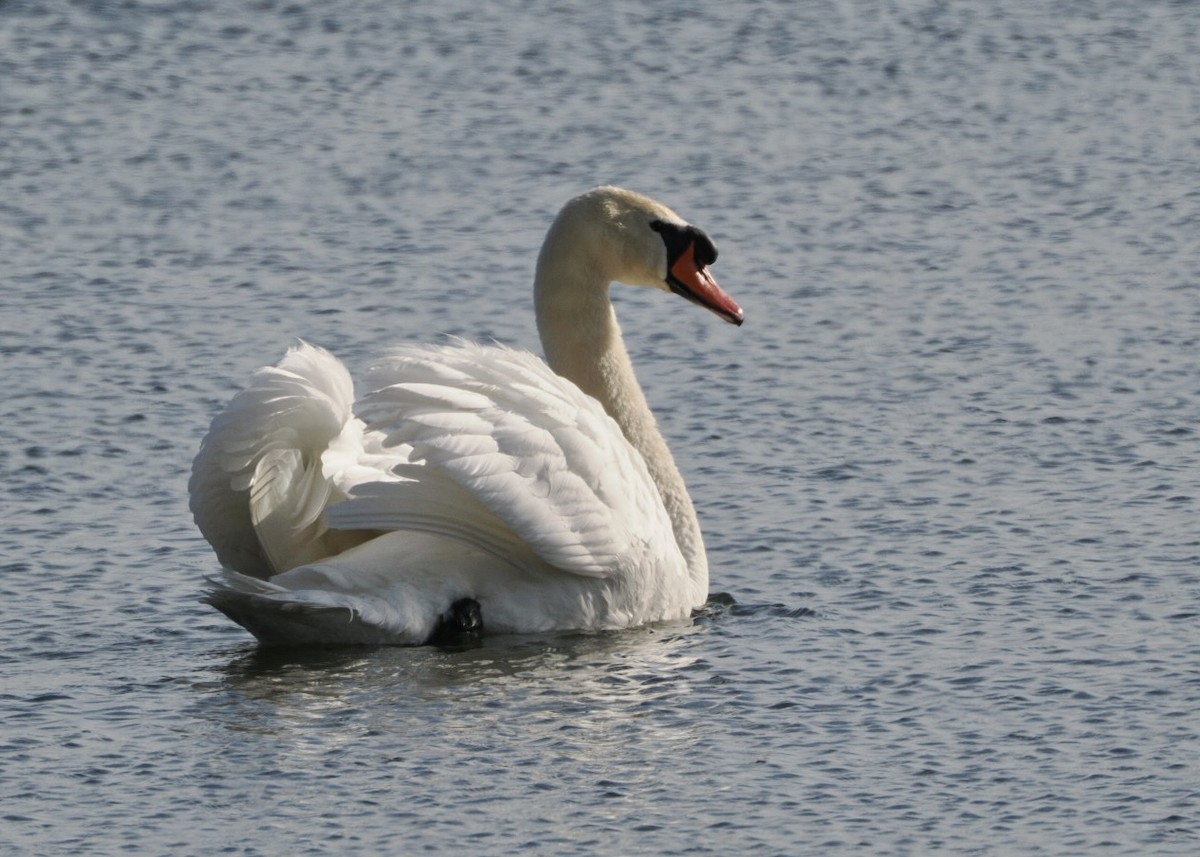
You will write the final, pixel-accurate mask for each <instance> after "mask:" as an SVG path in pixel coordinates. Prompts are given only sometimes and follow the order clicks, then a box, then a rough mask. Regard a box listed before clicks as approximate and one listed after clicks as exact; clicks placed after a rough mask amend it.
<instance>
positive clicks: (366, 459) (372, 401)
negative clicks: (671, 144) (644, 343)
mask: <svg viewBox="0 0 1200 857" xmlns="http://www.w3.org/2000/svg"><path fill="white" fill-rule="evenodd" d="M716 257H717V251H716V248H715V247H714V246H713V244H712V241H710V240H709V238H708V236H707V235H705V234H704V233H703V232H702V231H700V230H699V229H697V228H696V227H694V226H690V225H689V224H688V223H686V222H685V221H684V220H682V219H681V218H680V217H679V216H678V215H677V214H675V213H674V212H672V211H671V210H670V209H668V208H666V207H665V206H663V205H660V204H659V203H656V202H654V201H653V200H650V199H648V198H646V197H644V196H641V195H639V194H635V193H633V192H630V191H626V190H621V189H619V188H614V187H601V188H597V189H595V190H592V191H590V192H588V193H585V194H583V195H581V196H579V197H576V198H575V199H573V200H571V201H570V202H568V203H567V204H566V206H564V207H563V209H562V211H561V212H560V213H559V215H558V217H557V218H556V219H555V221H554V223H553V225H552V226H551V227H550V231H549V233H548V234H547V236H546V240H545V243H544V244H543V246H542V251H541V254H540V256H539V257H538V264H537V273H536V278H535V282H534V297H535V303H536V309H537V322H538V330H539V331H540V333H541V337H542V344H543V346H544V348H545V352H546V360H547V361H548V362H549V365H547V364H546V363H543V362H542V361H541V360H540V359H538V358H537V357H535V356H534V355H532V354H529V353H527V352H523V351H515V350H511V349H508V348H503V347H497V346H481V345H475V344H471V343H466V342H459V343H453V344H446V345H439V346H428V345H425V346H412V347H407V348H402V349H400V350H397V351H395V352H394V353H392V354H390V355H389V356H388V357H387V358H386V359H384V360H383V361H382V362H381V363H380V364H379V365H377V366H375V367H374V368H373V369H372V370H371V372H370V376H369V379H368V381H369V388H370V389H371V390H372V392H370V393H368V394H366V395H365V396H363V397H362V398H361V399H359V400H358V401H357V402H355V401H354V394H353V388H352V383H351V381H350V377H349V375H348V373H347V371H346V369H345V367H344V366H343V365H342V364H341V363H340V362H339V361H338V360H337V359H336V358H334V357H333V356H332V355H330V354H329V353H328V352H326V351H324V350H322V349H320V348H316V347H314V346H311V345H308V344H305V343H301V344H300V345H299V346H297V347H295V348H293V349H291V350H290V351H289V352H288V353H287V355H286V356H285V357H284V358H283V360H282V361H280V363H279V364H278V365H277V366H274V367H267V368H263V369H260V370H259V371H258V372H257V373H255V375H254V376H253V378H252V380H251V382H250V386H249V387H248V388H247V389H245V390H243V391H242V392H240V393H238V394H237V395H236V396H235V397H234V398H233V401H232V402H231V403H230V405H229V406H228V407H227V408H226V410H225V411H224V412H223V413H221V414H220V415H219V416H217V417H216V419H214V420H213V423H212V426H211V428H210V429H209V432H208V434H207V436H206V437H205V439H204V442H203V444H202V445H201V448H200V452H199V454H198V455H197V456H196V460H195V463H194V465H193V469H192V477H191V481H190V483H189V486H188V488H189V493H190V498H191V509H192V513H193V515H194V516H195V519H196V523H197V525H198V526H199V528H200V531H201V532H202V533H203V534H204V536H205V538H207V539H208V541H209V542H210V543H211V544H212V546H213V548H214V550H215V551H216V553H217V557H218V558H219V560H220V561H221V563H222V565H223V566H224V567H225V570H224V572H223V575H222V577H221V578H220V579H218V580H212V581H210V582H211V585H212V586H211V589H210V590H209V593H208V596H207V598H206V600H207V601H208V603H210V604H212V605H213V606H214V607H216V608H217V609H218V610H220V611H222V612H223V613H225V614H226V615H227V616H229V617H230V618H231V619H233V620H234V621H235V622H237V623H239V624H241V625H242V626H243V627H245V628H246V629H247V630H249V631H250V632H251V633H253V634H254V635H255V636H256V637H257V638H258V639H259V640H260V641H261V642H263V643H265V644H291V645H311V644H345V643H398V644H420V643H425V642H428V641H429V640H431V639H436V638H438V637H439V635H441V634H443V633H446V632H456V631H476V630H478V629H479V627H480V625H482V627H483V628H484V629H486V630H487V632H489V633H491V632H537V631H549V630H568V629H575V630H601V629H615V628H625V627H632V626H636V625H641V624H645V623H649V622H657V621H669V620H680V619H684V618H686V617H687V616H688V615H689V613H690V612H691V611H692V610H693V609H694V608H696V607H698V606H700V605H702V604H703V603H704V601H705V599H706V598H707V595H708V560H707V558H706V557H705V553H704V544H703V542H702V540H701V536H700V527H699V524H698V523H697V521H696V513H695V510H694V509H693V507H692V501H691V499H690V498H689V496H688V493H687V489H686V488H685V486H684V484H683V479H682V478H681V476H680V474H679V470H678V469H677V468H676V466H675V462H674V460H673V459H672V458H671V454H670V452H669V450H668V449H667V445H666V443H665V441H664V440H663V438H662V435H661V434H660V433H659V431H658V429H657V426H656V425H655V420H654V416H653V415H652V414H651V412H650V409H649V406H648V405H647V404H646V399H645V396H644V395H643V393H642V390H641V387H639V385H638V383H637V379H636V378H635V377H634V373H633V367H632V364H631V363H630V361H629V356H628V354H627V353H626V351H625V347H624V344H623V343H622V340H621V333H620V329H619V328H618V326H617V320H616V316H615V314H614V312H613V308H612V304H611V303H610V301H609V296H608V288H609V284H610V283H611V282H612V281H614V280H618V281H620V282H624V283H629V284H633V285H643V286H652V287H655V288H659V289H663V290H670V291H673V292H675V293H677V294H679V295H682V296H683V297H686V298H688V299H689V300H691V301H694V302H695V303H697V304H700V305H701V306H704V307H707V308H708V309H710V310H712V311H713V312H715V313H716V314H717V315H719V316H721V317H722V318H724V319H725V320H726V321H729V322H732V323H734V324H741V322H742V310H741V309H740V308H739V307H738V305H737V304H736V303H735V302H734V301H733V300H732V299H731V298H730V297H729V296H728V295H727V294H725V292H724V291H722V289H721V287H720V286H718V285H717V283H716V281H715V280H714V279H713V278H712V276H711V275H710V274H709V272H708V265H709V264H711V263H712V262H713V261H714V260H715V259H716Z"/></svg>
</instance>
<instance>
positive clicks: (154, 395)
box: [0, 0, 1200, 855]
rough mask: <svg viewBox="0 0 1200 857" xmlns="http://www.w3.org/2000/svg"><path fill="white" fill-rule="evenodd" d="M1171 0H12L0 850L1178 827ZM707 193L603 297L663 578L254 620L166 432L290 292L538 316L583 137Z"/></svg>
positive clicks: (1189, 679)
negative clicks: (656, 447) (709, 252)
mask: <svg viewBox="0 0 1200 857" xmlns="http://www.w3.org/2000/svg"><path fill="white" fill-rule="evenodd" d="M1198 30H1200V15H1197V13H1196V10H1195V9H1193V8H1192V7H1191V6H1190V5H1189V4H1182V3H1165V2H1149V3H1139V4H1122V3H1117V2H1103V0H1097V2H1082V0H1080V2H1063V3H1053V4H1043V3H1033V2H1023V3H1009V4H1003V5H1002V6H1001V7H999V8H995V9H983V8H974V7H973V6H968V4H945V3H911V4H909V3H890V4H889V3H866V2H862V3H851V2H842V3H835V2H829V3H804V4H795V3H787V2H778V3H768V2H763V3H745V4H735V3H703V4H699V5H697V4H694V3H686V4H685V3H678V2H668V3H659V4H643V3H615V4H595V3H591V4H585V3H561V4H554V8H553V9H547V8H544V7H542V6H540V5H532V4H529V5H524V4H492V5H490V6H489V5H481V4H401V3H384V2H378V3H374V4H370V3H355V4H349V3H346V4H342V3H337V2H326V3H323V4H309V3H303V2H301V3H289V4H282V3H273V2H261V3H255V4H238V3H217V4H198V3H190V2H157V3H155V2H135V0H131V2H126V3H121V4H110V3H83V2H79V3H63V4H36V3H25V2H12V0H9V2H5V3H0V259H2V260H3V261H2V263H0V289H2V291H0V306H2V308H3V314H2V319H0V353H2V356H0V366H2V369H3V378H4V381H5V396H4V399H3V413H2V414H0V484H2V485H3V486H4V489H3V501H2V508H3V515H4V521H5V526H4V528H3V532H0V566H2V568H0V598H2V599H3V603H4V605H5V606H4V610H3V613H2V614H0V674H2V675H3V685H2V689H0V722H2V723H3V726H2V727H0V729H2V731H0V741H2V743H0V804H2V805H3V810H2V817H3V824H2V825H0V846H2V847H0V850H3V851H5V852H8V853H19V854H68V853H69V854H113V853H121V852H130V853H145V854H161V853H179V854H183V853H241V854H285V853H286V854H331V853H336V854H345V853H372V854H374V853H404V854H410V853H429V852H432V853H441V852H449V851H460V850H471V851H473V852H475V853H482V854H500V853H513V852H517V851H520V852H524V853H532V854H564V853H581V854H613V855H623V854H631V853H646V854H662V855H670V854H729V853H742V852H749V851H757V852H759V853H770V854H774V853H779V854H783V853H787V854H803V853H812V854H830V853H855V854H929V853H938V852H941V853H949V854H989V855H1005V854H1014V853H1021V854H1079V853H1084V852H1087V853H1101V854H1131V855H1135V854H1136V855H1143V854H1151V853H1153V854H1191V853H1195V851H1196V849H1197V847H1198V844H1200V843H1198V840H1200V836H1198V830H1200V760H1198V756H1200V738H1198V734H1197V733H1198V727H1197V717H1196V711H1197V708H1198V705H1200V668H1198V666H1197V664H1198V662H1200V661H1198V658H1197V655H1198V649H1197V645H1196V639H1197V634H1196V631H1197V623H1198V617H1200V526H1198V524H1197V520H1198V516H1197V508H1196V507H1197V497H1198V495H1200V485H1198V476H1197V474H1198V473H1200V469H1198V468H1200V438H1198V435H1197V426H1198V424H1200V380H1198V379H1200V347H1198V346H1200V309H1198V306H1200V252H1198V251H1200V239H1198V235H1200V230H1198V229H1197V226H1198V223H1200V217H1198V214H1197V212H1198V207H1200V194H1198V192H1197V190H1196V188H1198V187H1200V167H1198V164H1200V157H1198V155H1200V120H1198V119H1197V117H1200V103H1198V102H1200V59H1198V58H1200V33H1198ZM608 181H612V182H617V183H621V184H625V185H628V186H630V187H634V188H637V189H639V190H642V191H644V192H647V193H649V194H651V195H653V196H656V197H658V198H661V199H663V200H664V201H666V202H667V203H668V204H670V205H672V206H673V207H675V208H676V209H677V210H679V211H680V212H681V213H683V214H684V215H685V216H688V217H691V218H692V219H694V220H695V221H696V222H697V223H698V224H699V225H701V226H702V227H703V228H705V229H706V230H707V231H709V232H710V233H711V234H712V235H713V237H714V238H715V239H716V241H717V243H718V245H719V246H720V248H721V250H722V255H721V259H720V262H719V263H718V265H717V266H716V273H717V275H718V278H719V279H720V280H721V281H722V283H723V284H724V285H725V286H726V287H727V288H728V289H729V291H730V292H731V293H732V294H733V295H734V296H735V297H736V298H737V299H738V300H739V301H740V302H741V304H742V306H743V307H744V308H745V310H746V316H747V321H746V325H745V326H744V327H743V328H741V329H740V330H739V329H733V328H732V327H730V326H728V325H724V324H722V323H720V322H719V321H718V320H716V319H714V318H712V317H711V316H709V315H707V314H705V313H702V312H700V311H698V310H695V309H694V308H692V307H688V306H686V305H683V304H681V303H680V302H678V301H673V300H671V299H669V298H668V297H665V296H663V295H661V294H650V293H642V292H632V290H628V289H626V290H620V291H619V292H618V293H617V299H618V301H619V304H620V305H619V307H618V311H619V312H620V314H621V317H622V319H623V323H624V327H625V330H626V333H627V337H628V340H629V346H630V349H631V352H632V353H633V356H634V359H635V361H636V362H637V364H638V368H639V372H640V374H641V378H642V380H643V382H644V384H645V386H646V388H647V392H648V395H649V397H650V400H651V402H652V403H653V404H654V406H655V407H656V410H657V412H658V413H659V415H660V417H661V420H662V423H663V426H664V429H665V431H666V433H667V435H668V437H669V438H670V440H671V442H672V445H673V448H674V450H675V452H676V456H677V458H678V459H679V461H680V462H681V466H682V468H683V470H684V473H685V476H686V477H687V478H688V480H689V484H690V486H691V489H692V494H693V496H694V497H695V498H696V500H697V505H698V507H699V509H700V514H701V518H702V523H703V526H704V528H705V532H706V537H707V540H708V544H709V552H710V558H711V561H712V566H713V587H714V591H715V592H724V593H728V594H729V595H730V596H732V599H733V600H734V602H736V603H733V604H730V603H728V599H719V600H718V602H717V603H715V604H714V605H713V606H712V608H711V609H710V610H709V611H707V612H706V613H705V615H703V616H701V617H700V618H699V619H698V620H697V621H696V622H695V623H694V624H693V625H690V626H687V627H667V628H655V629H646V630H638V631H631V632H627V633H620V634H611V635H600V636H596V637H579V636H572V635H566V636H557V637H549V638H543V637H532V638H519V639H493V640H489V641H487V643H486V645H484V646H482V647H481V648H478V649H471V650H466V651H439V650H435V649H420V650H399V649H383V650H361V651H360V650H354V651H347V652H334V653H290V654H264V653H260V652H257V651H256V650H255V649H254V647H253V646H252V645H251V643H250V641H249V638H248V637H247V636H246V634H245V633H244V632H242V631H241V630H240V629H238V628H236V627H234V626H232V625H231V624H230V623H228V622H226V621H225V620H224V619H223V618H222V617H220V616H218V615H217V614H215V613H213V612H211V611H210V610H208V609H207V608H205V607H204V606H203V605H201V604H199V603H198V596H199V594H200V589H201V583H200V582H201V578H202V576H203V575H204V574H208V573H212V572H213V571H214V570H215V563H214V560H213V558H212V555H211V553H210V551H209V549H208V547H207V546H206V545H205V544H204V543H203V541H202V540H201V539H200V537H199V536H198V534H197V533H196V532H195V530H194V528H193V527H192V525H191V523H190V520H189V516H188V513H187V510H186V497H185V483H186V478H187V471H188V467H189V464H190V460H191V457H192V455H193V454H194V452H195V449H196V446H197V444H198V442H199V439H200V436H201V434H202V433H203V431H204V429H205V427H206V425H207V423H208V420H209V419H210V418H211V417H212V415H213V413H214V412H215V411H216V409H217V408H219V407H220V405H221V404H222V403H223V402H225V401H226V400H227V399H228V398H229V396H230V395H231V394H232V392H233V391H234V390H235V389H236V387H237V385H238V384H239V383H241V382H242V381H243V380H244V379H245V377H246V376H247V375H248V374H249V372H250V371H252V370H253V369H254V368H255V367H256V366H258V365H260V364H262V363H264V362H268V361H270V360H273V359H275V358H276V357H277V356H278V355H279V354H280V353H281V352H282V351H283V349H284V348H286V346H287V345H288V344H289V342H290V341H291V338H292V337H294V336H304V337H305V338H307V339H310V340H312V341H315V342H318V343H321V344H323V345H325V346H327V347H330V348H332V349H334V350H335V351H336V352H338V353H339V354H341V355H342V356H343V357H345V358H346V359H347V361H348V362H349V363H351V364H352V365H353V366H360V367H361V366H362V365H363V364H364V363H365V362H366V361H367V360H368V359H369V357H370V356H371V355H372V354H374V353H377V352H378V351H379V350H380V349H382V348H384V347H386V346H387V345H389V344H391V343H394V342H397V341H402V340H409V339H415V338H419V339H428V338H431V337H433V336H434V335H436V334H438V333H454V334H465V335H470V336H474V337H477V338H483V339H487V338H491V337H495V338H497V339H501V340H503V341H505V342H510V343H517V344H524V345H527V346H531V347H532V346H535V344H536V340H535V335H534V331H533V326H532V318H531V306H530V300H529V296H528V291H527V286H526V285H525V284H526V283H528V282H529V280H530V277H531V272H532V266H533V259H534V255H535V253H536V248H537V246H538V242H539V241H540V240H541V236H542V233H543V232H544V230H545V227H546V225H547V223H548V221H549V218H550V217H551V216H552V214H553V212H554V211H555V210H556V209H557V207H558V206H559V205H560V204H561V203H562V202H563V201H564V200H565V199H566V198H568V197H569V196H571V195H573V194H574V193H576V192H578V191H580V190H582V189H584V188H587V187H590V186H592V185H595V184H598V183H601V182H608Z"/></svg>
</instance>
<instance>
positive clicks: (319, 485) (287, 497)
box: [188, 342, 354, 578]
mask: <svg viewBox="0 0 1200 857" xmlns="http://www.w3.org/2000/svg"><path fill="white" fill-rule="evenodd" d="M353 400H354V389H353V383H352V382H351V380H350V375H349V373H348V372H347V371H346V368H345V366H343V365H342V363H341V361H339V360H338V359H337V358H335V357H334V356H333V355H331V354H330V353H329V352H327V351H325V350H324V349H322V348H317V347H316V346H313V345H309V344H308V343H304V342H301V343H300V344H299V345H297V346H295V347H294V348H292V349H290V350H289V351H288V353H287V354H286V355H285V356H284V358H283V359H282V360H281V361H280V362H279V363H278V364H277V365H276V366H269V367H264V368H262V369H259V370H258V371H257V372H255V374H254V375H253V377H252V378H251V381H250V384H249V385H248V386H247V387H246V389H244V390H242V391H241V392H239V393H238V394H237V395H236V396H234V398H233V400H232V401H231V402H230V404H229V406H228V407H227V408H226V409H225V410H224V411H223V412H222V413H220V414H219V415H218V416H217V417H216V418H215V419H214V420H213V422H212V425H211V427H210V428H209V431H208V434H207V435H206V436H205V438H204V441H203V442H202V444H201V446H200V452H199V453H198V454H197V456H196V459H195V461H194V462H193V465H192V476H191V480H190V481H189V483H188V493H189V500H190V506H191V510H192V514H193V516H194V517H195V520H196V524H197V526H198V527H199V528H200V531H201V532H202V533H203V534H204V536H205V538H207V539H208V541H209V542H210V543H211V544H212V546H213V548H214V550H215V551H216V553H217V558H218V559H219V560H220V561H221V563H222V564H223V565H225V566H226V567H228V568H231V569H234V570H235V571H239V572H242V573H243V574H247V575H251V576H253V577H259V578H265V577H269V576H270V575H272V574H275V573H277V572H279V571H283V570H285V569H288V568H292V567H294V566H296V565H300V564H303V563H305V562H310V561H312V560H314V559H318V558H320V556H321V555H322V554H323V553H324V551H323V548H322V546H321V544H320V539H321V536H322V535H323V533H324V531H325V524H324V521H323V520H322V512H323V510H324V509H325V507H326V506H327V505H328V504H329V503H330V502H331V501H334V500H337V499H341V498H340V496H335V493H336V490H337V489H336V487H335V485H334V484H333V482H332V481H331V480H329V479H327V478H325V476H324V474H323V470H322V456H323V455H324V453H325V451H326V449H327V447H328V446H329V445H330V442H331V441H333V440H334V439H335V438H337V437H338V436H339V435H340V434H341V433H342V431H343V429H344V428H345V426H346V423H347V422H348V421H349V420H350V419H351V406H352V403H353Z"/></svg>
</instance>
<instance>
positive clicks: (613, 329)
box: [534, 229, 708, 603]
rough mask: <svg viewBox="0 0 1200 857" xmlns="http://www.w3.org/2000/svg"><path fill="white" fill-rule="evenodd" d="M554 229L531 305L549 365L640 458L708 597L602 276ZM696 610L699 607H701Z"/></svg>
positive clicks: (683, 509)
mask: <svg viewBox="0 0 1200 857" xmlns="http://www.w3.org/2000/svg"><path fill="white" fill-rule="evenodd" d="M555 237H556V235H555V231H554V230H553V229H552V230H551V234H550V235H549V236H548V237H547V243H546V245H545V246H544V247H543V251H542V255H541V256H540V257H539V259H538V268H537V275H536V278H535V282H534V303H535V306H536V310H537V325H538V333H539V334H540V336H541V340H542V347H543V349H544V351H545V355H546V362H547V363H548V364H549V365H550V368H551V369H553V370H554V371H555V372H556V373H557V374H559V375H561V376H562V377H564V378H567V379H568V380H570V381H572V382H574V383H575V384H576V385H577V386H578V387H579V388H580V389H581V390H583V392H585V393H587V394H588V395H590V396H592V397H593V398H595V399H596V400H597V401H599V402H600V404H601V405H602V406H603V407H604V409H605V411H607V412H608V415H609V416H611V417H612V418H613V420H615V421H616V423H617V425H618V426H619V427H620V429H621V431H622V433H624V435H625V437H626V438H627V439H628V440H629V442H630V444H631V445H632V446H633V447H634V449H636V450H637V451H638V452H639V453H641V455H642V458H643V460H644V461H645V462H646V466H647V469H648V470H649V471H650V476H651V478H652V479H653V480H654V482H655V484H656V485H657V486H658V490H659V494H660V495H661V496H662V499H663V505H664V506H665V507H666V510H667V514H668V516H669V517H670V520H671V525H672V528H673V530H674V534H675V540H676V543H677V544H678V545H679V548H680V551H681V553H682V554H683V557H684V559H685V561H686V563H687V567H688V573H689V574H690V576H691V578H692V580H693V582H694V583H695V585H696V587H697V589H698V590H700V591H699V601H700V602H702V601H703V600H704V598H706V597H707V595H708V560H707V557H706V555H705V552H704V543H703V540H702V538H701V534H700V525H699V522H698V520H697V518H696V511H695V508H694V506H693V505H692V500H691V496H690V495H689V494H688V491H687V486H686V485H685V484H684V481H683V476H682V475H681V474H680V472H679V469H678V467H677V466H676V465H675V460H674V458H673V457H672V455H671V452H670V449H669V448H668V447H667V443H666V440H665V439H664V438H663V436H662V433H661V432H660V431H659V430H658V425H657V422H656V420H655V419H654V414H653V413H652V412H651V410H650V406H649V404H648V403H647V401H646V396H645V394H644V393H643V392H642V388H641V385H640V384H639V383H638V381H637V376H636V375H635V373H634V369H633V363H632V361H631V360H630V359H629V354H628V352H627V351H626V349H625V343H624V340H623V339H622V337H621V329H620V327H619V325H618V324H617V317H616V313H615V311H614V310H613V306H612V302H611V301H610V299H609V285H610V282H611V279H612V278H610V277H608V276H606V274H605V273H604V271H603V269H602V268H601V267H600V266H598V265H595V264H590V263H589V261H588V260H587V258H586V257H580V256H578V255H575V254H570V253H568V252H565V251H564V250H562V248H561V246H557V245H556V243H555V242H554V240H553V239H554V238H555ZM698 603H699V602H698Z"/></svg>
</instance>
